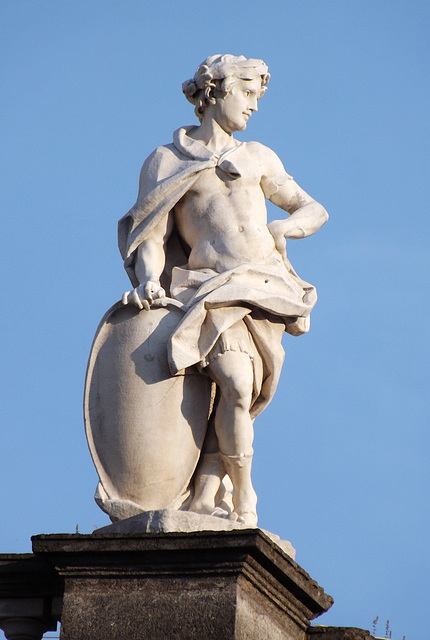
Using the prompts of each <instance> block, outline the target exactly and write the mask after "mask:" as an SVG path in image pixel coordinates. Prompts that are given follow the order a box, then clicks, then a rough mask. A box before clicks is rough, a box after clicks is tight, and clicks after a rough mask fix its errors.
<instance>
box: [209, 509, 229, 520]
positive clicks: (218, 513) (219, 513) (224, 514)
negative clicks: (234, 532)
mask: <svg viewBox="0 0 430 640" xmlns="http://www.w3.org/2000/svg"><path fill="white" fill-rule="evenodd" d="M230 515H231V514H230V513H229V512H228V511H226V510H225V509H221V507H215V509H213V510H212V512H211V516H215V517H216V518H224V519H227V518H229V517H230Z"/></svg>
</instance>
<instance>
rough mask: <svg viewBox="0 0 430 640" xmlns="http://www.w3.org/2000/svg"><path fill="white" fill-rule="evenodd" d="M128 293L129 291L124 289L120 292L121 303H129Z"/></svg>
mask: <svg viewBox="0 0 430 640" xmlns="http://www.w3.org/2000/svg"><path fill="white" fill-rule="evenodd" d="M130 293H131V291H125V292H124V293H123V294H122V298H121V302H122V304H128V303H129V299H128V296H129V295H130Z"/></svg>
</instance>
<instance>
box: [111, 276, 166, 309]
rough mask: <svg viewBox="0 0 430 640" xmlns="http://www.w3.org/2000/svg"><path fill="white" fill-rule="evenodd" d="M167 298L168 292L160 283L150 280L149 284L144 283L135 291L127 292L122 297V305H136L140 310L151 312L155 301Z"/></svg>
mask: <svg viewBox="0 0 430 640" xmlns="http://www.w3.org/2000/svg"><path fill="white" fill-rule="evenodd" d="M165 297H166V292H165V291H164V289H163V288H162V287H161V286H160V283H159V282H158V281H157V280H148V281H147V282H142V284H140V285H139V286H138V287H136V288H135V289H132V290H131V291H126V292H125V293H124V294H123V296H122V303H123V304H134V305H136V307H139V309H145V310H146V311H149V308H150V306H151V304H152V303H153V302H154V300H158V299H159V298H165Z"/></svg>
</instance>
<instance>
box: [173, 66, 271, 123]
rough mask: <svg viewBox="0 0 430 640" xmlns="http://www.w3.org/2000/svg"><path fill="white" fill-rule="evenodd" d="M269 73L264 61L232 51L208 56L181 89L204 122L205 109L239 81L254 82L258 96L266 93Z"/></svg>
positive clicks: (244, 82) (228, 91)
mask: <svg viewBox="0 0 430 640" xmlns="http://www.w3.org/2000/svg"><path fill="white" fill-rule="evenodd" d="M269 79H270V73H269V71H268V68H267V65H266V64H265V63H264V62H263V60H258V59H256V58H245V56H233V55H231V54H225V55H219V54H218V55H215V56H209V58H206V60H205V61H204V62H202V64H201V65H200V66H199V67H198V69H197V71H196V72H195V74H194V77H193V78H191V79H190V80H186V81H185V82H184V83H183V84H182V91H183V93H184V95H185V97H186V98H187V100H188V101H189V102H191V104H193V105H195V109H194V112H195V114H196V116H197V117H198V119H199V120H200V121H202V119H203V115H204V112H205V111H206V109H207V107H208V106H209V105H210V104H215V103H216V101H217V100H219V99H222V98H224V97H225V96H226V95H227V94H229V93H230V92H231V90H232V88H233V87H234V85H235V84H237V83H238V82H239V83H241V84H243V85H246V83H248V82H249V83H252V86H253V87H257V88H258V89H257V92H258V95H257V98H258V99H259V98H261V96H262V95H263V94H264V93H265V92H266V89H267V86H266V85H267V83H268V82H269Z"/></svg>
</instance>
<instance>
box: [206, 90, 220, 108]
mask: <svg viewBox="0 0 430 640" xmlns="http://www.w3.org/2000/svg"><path fill="white" fill-rule="evenodd" d="M218 93H219V91H217V89H216V87H211V86H209V87H206V89H205V102H206V104H215V103H216V100H217V98H218V97H222V96H221V94H220V95H219V96H218V95H217V94H218Z"/></svg>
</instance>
